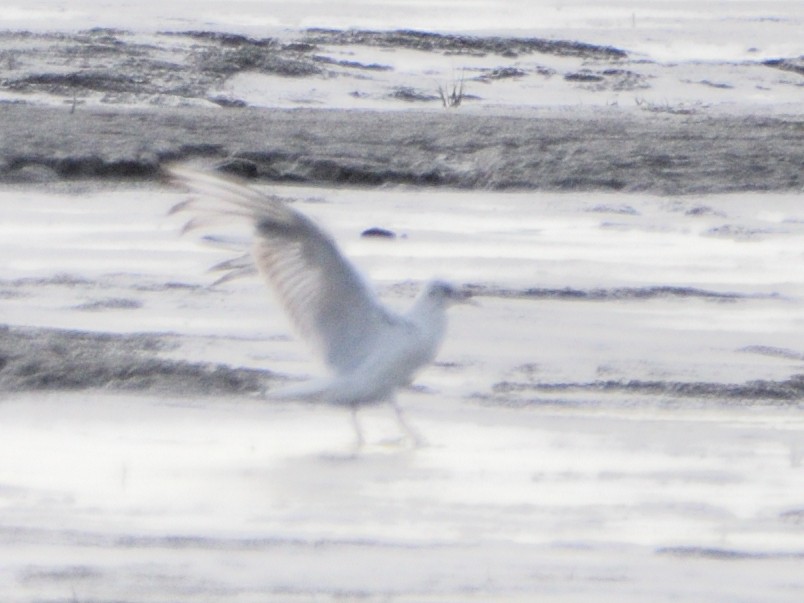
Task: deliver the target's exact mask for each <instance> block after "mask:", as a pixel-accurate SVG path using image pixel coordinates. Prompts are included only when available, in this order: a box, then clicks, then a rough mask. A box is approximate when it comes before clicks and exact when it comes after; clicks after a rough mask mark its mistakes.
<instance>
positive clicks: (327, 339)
mask: <svg viewBox="0 0 804 603" xmlns="http://www.w3.org/2000/svg"><path fill="white" fill-rule="evenodd" d="M169 173H170V174H171V176H172V177H173V178H174V179H175V180H177V181H178V182H180V183H182V184H184V185H185V186H186V187H187V188H189V189H190V190H191V191H192V192H193V193H196V195H197V196H196V197H194V198H192V199H190V200H188V201H185V202H184V203H181V204H179V205H178V206H176V208H174V210H179V209H181V210H185V209H190V210H195V211H196V212H198V213H199V218H197V219H194V220H191V221H190V222H189V223H188V226H187V227H186V228H193V227H196V226H198V225H203V224H204V223H205V222H204V219H203V218H201V217H200V216H201V214H202V213H203V214H204V215H207V213H208V212H211V213H212V214H213V215H222V216H239V217H243V218H246V219H248V220H250V221H251V222H252V223H253V226H254V242H253V247H252V255H253V258H254V262H255V263H256V265H257V268H258V270H259V272H260V273H261V274H262V275H263V276H264V277H265V279H266V280H267V281H268V283H270V285H271V286H272V288H273V290H274V291H275V293H276V295H277V297H278V299H279V301H280V302H281V304H282V305H283V306H284V309H285V311H286V312H287V314H288V316H289V318H290V319H291V321H292V323H293V325H294V326H295V327H296V330H297V331H298V332H299V334H300V335H301V336H302V337H303V338H304V339H305V340H306V341H307V342H308V343H309V344H310V346H311V347H312V348H313V350H314V351H315V352H317V353H319V354H320V356H321V357H322V359H323V360H324V362H325V363H326V365H327V366H328V367H329V369H330V371H331V374H330V375H329V376H328V377H326V378H323V379H317V380H313V381H309V382H306V383H304V384H302V385H300V386H296V387H289V388H284V389H282V390H280V391H278V392H271V394H270V395H271V397H274V398H283V399H298V400H311V401H322V402H326V403H330V404H337V405H342V406H345V407H349V408H351V410H352V419H353V425H354V427H355V431H356V434H357V445H358V447H359V446H362V444H363V436H362V433H361V430H360V427H359V424H358V423H357V417H356V412H357V409H358V408H359V407H361V406H365V405H371V404H378V403H382V402H388V403H390V404H391V405H392V407H393V409H394V411H395V414H396V417H397V420H398V422H399V425H400V427H401V428H402V430H403V431H404V433H405V434H406V436H407V437H408V438H410V439H411V440H412V441H413V442H414V443H415V444H418V443H420V440H419V438H418V436H417V435H416V434H415V433H414V432H413V431H412V430H411V429H410V427H409V426H408V425H407V423H406V422H405V420H404V416H403V413H402V410H401V409H400V407H399V405H398V403H397V401H396V391H397V390H398V389H399V388H401V387H404V386H406V385H409V384H410V383H411V382H412V381H413V378H414V376H415V374H416V372H417V371H418V370H419V369H421V368H422V367H424V366H425V365H427V364H429V363H431V362H432V361H433V360H434V359H435V357H436V354H437V353H438V350H439V347H440V346H441V343H442V341H443V339H444V335H445V331H446V326H447V317H446V310H447V308H448V307H449V306H450V305H451V304H452V303H455V302H464V301H467V299H468V297H469V296H468V294H467V293H466V292H465V291H462V290H458V289H456V288H455V287H453V286H452V285H450V284H449V283H446V282H444V281H440V280H434V281H431V282H430V283H428V284H427V285H426V287H425V288H424V289H423V290H422V292H421V293H420V294H419V296H418V297H417V299H416V300H415V301H414V303H413V306H412V307H411V308H410V310H408V311H407V312H406V313H404V314H399V313H396V312H394V311H392V310H390V309H389V308H387V307H386V306H384V305H383V304H381V303H380V301H379V299H378V298H377V296H376V295H375V293H374V291H373V290H372V289H371V288H370V287H369V286H368V285H367V284H366V282H365V281H364V279H363V278H362V276H361V275H360V274H359V273H358V271H357V270H356V269H355V267H354V266H353V265H352V263H351V262H349V261H348V260H347V259H346V258H345V257H344V256H343V255H342V254H341V252H340V250H339V249H338V247H337V245H336V244H335V241H334V240H333V239H332V237H330V236H329V235H328V234H327V233H326V232H324V231H323V230H321V229H320V228H319V227H318V226H317V225H316V224H315V223H313V221H312V220H310V219H309V218H308V217H306V216H305V215H303V214H301V213H300V212H298V211H296V210H294V209H293V208H291V207H289V206H288V205H286V204H285V203H283V202H282V201H281V200H280V199H279V198H277V197H273V196H269V195H265V194H262V193H260V192H258V191H256V190H254V189H252V188H249V187H248V186H245V185H244V184H241V183H239V182H238V181H235V180H233V179H229V178H223V177H220V176H216V175H213V174H210V173H207V172H199V171H195V170H192V169H188V168H184V167H173V168H171V169H170V170H169ZM224 265H226V263H225V264H224ZM230 267H231V268H233V269H234V271H235V272H242V271H243V267H242V263H239V262H236V261H235V262H231V264H230Z"/></svg>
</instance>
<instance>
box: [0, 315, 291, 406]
mask: <svg viewBox="0 0 804 603" xmlns="http://www.w3.org/2000/svg"><path fill="white" fill-rule="evenodd" d="M169 339H170V338H169V337H168V336H164V335H151V334H133V335H119V334H108V333H88V332H78V331H63V330H59V329H40V328H30V327H7V326H0V392H12V391H31V390H84V389H107V390H120V391H139V392H153V393H171V394H174V395H223V394H248V393H261V392H263V391H264V390H266V389H267V385H268V383H269V381H271V380H272V379H275V378H276V376H275V375H273V374H272V373H270V372H269V371H260V370H255V369H244V368H231V367H228V366H224V365H214V364H208V363H191V362H184V361H177V360H169V359H165V358H161V357H160V356H159V351H160V350H164V349H166V348H170V347H171V345H172V344H171V343H170V341H169Z"/></svg>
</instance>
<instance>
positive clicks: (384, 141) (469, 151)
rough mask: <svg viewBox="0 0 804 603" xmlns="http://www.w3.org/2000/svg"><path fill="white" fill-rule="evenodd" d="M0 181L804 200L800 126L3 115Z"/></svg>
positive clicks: (317, 113) (607, 117) (275, 114)
mask: <svg viewBox="0 0 804 603" xmlns="http://www.w3.org/2000/svg"><path fill="white" fill-rule="evenodd" d="M0 132H2V138H0V182H36V181H48V180H56V179H76V178H129V179H152V178H156V177H157V176H158V174H159V171H160V166H162V165H163V164H165V163H167V162H171V161H178V160H183V159H188V158H195V157H199V156H204V157H208V158H210V159H211V160H217V161H224V160H226V161H230V162H231V166H232V169H233V170H234V171H238V172H240V173H244V174H250V175H252V176H255V177H258V178H262V179H266V180H272V181H280V182H303V183H311V184H322V185H360V186H379V185H383V184H412V185H426V186H446V187H455V188H474V189H478V188H479V189H497V190H501V189H532V190H556V191H565V190H581V191H629V192H633V191H646V192H653V193H663V194H688V193H715V192H737V191H791V190H802V189H804V171H803V170H802V165H804V122H802V121H801V120H799V119H797V118H778V119H777V118H759V117H717V118H715V117H706V116H699V115H661V116H657V115H649V114H646V115H634V114H624V113H619V112H617V111H612V112H601V113H600V114H599V115H593V114H590V113H587V114H585V115H578V116H574V115H566V114H561V115H553V116H548V117H537V116H535V115H534V116H530V117H525V116H500V115H480V114H471V113H456V112H447V111H445V112H443V113H442V112H416V111H410V112H368V111H335V110H259V109H245V108H243V109H235V108H230V109H167V108H161V109H157V110H151V111H146V110H143V111H131V110H106V111H103V110H90V109H88V108H79V109H77V110H75V111H74V112H72V113H71V109H70V108H68V107H65V108H48V107H34V106H29V105H16V104H10V105H0Z"/></svg>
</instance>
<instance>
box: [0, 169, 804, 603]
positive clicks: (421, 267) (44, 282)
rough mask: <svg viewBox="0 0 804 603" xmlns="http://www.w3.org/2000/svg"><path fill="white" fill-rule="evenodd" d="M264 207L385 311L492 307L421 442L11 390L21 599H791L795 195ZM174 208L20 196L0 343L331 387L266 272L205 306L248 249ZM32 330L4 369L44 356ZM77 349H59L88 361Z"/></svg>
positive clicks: (796, 542) (6, 406)
mask: <svg viewBox="0 0 804 603" xmlns="http://www.w3.org/2000/svg"><path fill="white" fill-rule="evenodd" d="M272 190H278V191H279V192H280V193H283V194H285V195H287V196H289V197H291V198H293V199H295V201H294V203H295V205H296V207H298V208H299V209H300V210H301V211H303V212H304V213H306V214H309V215H311V216H313V217H314V218H316V219H317V220H318V221H319V222H320V223H321V224H323V225H324V226H325V227H326V228H328V229H329V230H330V231H331V232H333V234H334V235H335V237H336V239H337V240H338V241H339V243H340V244H341V245H342V247H343V248H344V250H345V252H346V254H347V255H349V256H350V257H352V258H354V259H355V261H356V262H357V263H358V264H359V265H360V267H361V268H362V269H363V270H364V271H365V272H366V273H367V274H368V275H369V276H370V277H371V279H372V280H373V281H374V282H375V283H377V286H378V290H379V292H380V294H381V296H382V298H383V300H385V301H387V302H388V303H390V304H394V305H398V306H400V307H404V306H406V305H407V304H408V303H409V301H410V299H411V298H412V296H413V295H414V294H415V291H416V289H417V287H418V285H419V283H420V282H421V281H423V280H425V279H427V278H429V277H431V276H442V277H449V278H451V279H452V280H454V281H456V282H457V283H460V284H472V285H474V286H475V287H476V290H477V291H478V294H479V295H478V301H479V305H478V306H477V307H458V308H455V309H454V311H453V312H452V313H451V328H450V334H449V337H448V340H447V343H446V344H445V346H444V348H443V350H442V353H441V355H440V357H439V362H438V363H436V365H434V366H433V367H430V368H428V369H427V370H425V371H424V372H423V373H422V374H421V376H420V378H419V379H418V380H417V386H418V387H417V388H416V389H414V390H411V391H408V392H403V393H402V395H401V403H402V405H403V406H404V407H405V408H406V410H407V413H408V417H409V419H410V421H411V423H412V424H413V425H414V426H415V427H416V428H417V429H418V430H419V431H420V432H421V433H422V435H423V436H424V437H425V439H426V440H427V442H428V444H429V445H428V446H426V447H425V448H422V449H419V450H408V449H406V448H404V447H403V448H400V447H399V446H397V445H394V444H393V443H390V442H388V438H391V437H394V436H396V430H395V426H394V424H393V420H392V417H391V416H390V414H391V413H390V412H389V411H388V410H387V409H384V408H377V409H369V410H367V411H365V412H364V413H363V415H364V416H363V421H364V428H365V430H366V432H367V436H368V440H369V446H368V448H367V450H366V451H365V452H364V453H363V454H361V455H359V456H357V457H354V456H352V455H351V454H350V452H351V450H350V445H351V442H352V433H351V430H350V426H349V422H348V417H347V416H346V414H345V413H344V412H343V411H342V410H340V409H334V408H327V407H319V406H304V405H294V404H275V403H271V404H268V403H266V402H264V401H262V400H261V398H260V396H259V393H258V392H257V391H247V392H244V393H239V394H238V393H237V392H236V391H233V392H230V393H219V392H218V391H216V390H213V389H208V390H204V389H203V388H192V387H186V386H185V384H186V381H181V380H177V381H175V382H174V386H175V387H173V388H171V387H170V378H171V375H173V376H174V377H175V375H176V373H171V372H169V371H165V373H164V374H165V375H166V377H165V379H166V381H160V382H158V383H149V382H147V381H145V382H143V381H137V382H136V385H132V382H130V381H128V382H127V381H126V380H125V379H122V378H120V376H119V375H117V377H116V380H115V379H111V378H110V379H109V381H108V382H107V383H105V384H104V383H103V379H104V373H103V371H102V370H100V371H99V372H98V373H97V375H96V377H97V380H98V381H97V383H96V387H93V388H89V389H78V390H69V389H67V390H63V389H53V388H49V387H47V384H46V383H44V384H43V383H42V382H36V383H37V384H36V385H31V386H29V387H27V388H24V387H23V388H20V389H18V390H17V391H13V392H9V391H6V392H4V394H3V395H2V398H0V508H2V514H0V576H2V580H0V588H1V589H2V593H3V598H4V599H5V600H33V599H36V600H73V599H74V600H79V601H80V600H87V599H89V600H122V601H127V600H138V601H143V600H145V601H168V600H175V599H176V598H182V599H183V600H197V601H206V600H219V599H220V598H223V597H225V598H227V599H231V600H242V601H252V600H253V601H257V600H265V597H266V596H281V597H283V598H285V599H288V600H311V599H316V598H323V599H325V600H327V599H330V598H338V597H340V598H345V599H350V598H363V599H367V600H386V599H394V598H397V599H400V600H432V601H438V600H445V601H446V600H455V599H456V598H458V599H461V600H472V599H477V600H487V599H488V598H489V597H493V598H494V599H495V600H519V599H522V600H527V599H528V598H529V597H532V596H534V595H538V596H539V597H540V598H541V599H544V600H556V601H573V600H589V598H590V597H594V598H595V599H602V600H609V599H610V600H625V601H644V600H645V599H646V598H650V599H651V600H658V601H662V600H667V601H669V600H678V599H681V600H690V601H691V600H701V599H706V600H714V601H718V600H720V601H734V600H746V601H748V600H757V599H761V600H764V601H796V600H797V598H798V596H799V595H800V592H801V589H802V588H804V578H802V576H803V575H804V574H802V572H801V567H802V563H803V562H804V480H802V477H804V475H803V474H802V471H804V469H802V466H803V465H802V459H804V420H803V419H802V415H801V410H802V409H801V399H802V394H801V392H802V389H801V387H802V385H801V378H800V375H801V374H802V373H804V359H803V358H804V349H803V348H802V346H801V342H802V341H803V340H804V337H802V335H804V311H802V299H803V298H804V268H803V267H802V266H804V262H802V259H804V258H802V249H804V246H802V241H803V240H804V214H802V210H801V207H800V197H799V196H798V195H795V194H734V195H708V196H688V197H654V196H647V195H646V196H640V195H602V194H546V193H537V192H529V193H488V192H448V191H433V190H420V189H397V190H395V189H389V190H384V191H355V190H346V189H321V188H300V187H280V188H278V189H272ZM181 198H183V197H182V195H181V194H178V193H175V192H173V191H167V190H164V189H160V188H157V187H155V186H148V187H141V188H135V187H117V188H113V187H107V188H102V189H97V188H94V187H87V186H85V185H81V184H77V185H72V187H68V188H67V189H66V190H60V189H58V188H56V189H35V188H22V189H16V190H15V189H6V190H4V191H2V193H0V212H2V215H0V225H2V226H0V228H2V235H3V236H2V239H0V257H2V258H3V263H2V265H1V266H2V274H0V313H2V317H3V323H5V324H8V325H11V327H10V328H12V329H15V328H16V329H23V328H24V329H26V331H25V332H26V333H27V334H28V335H31V337H32V341H37V339H36V336H35V334H36V333H40V334H41V333H48V332H50V331H48V330H49V329H71V330H77V331H83V332H88V333H87V334H86V337H87V338H88V341H90V342H91V341H92V337H93V335H92V334H93V333H95V334H96V335H97V337H112V339H111V343H109V345H110V346H112V347H111V348H104V349H109V350H110V351H109V354H111V353H112V352H111V350H112V349H114V346H115V345H117V344H118V343H119V346H118V347H119V350H120V353H121V354H129V353H130V354H131V358H132V360H131V361H132V363H136V362H143V361H144V360H143V359H144V358H150V359H152V360H153V359H158V360H159V361H160V362H162V363H163V364H162V365H160V366H173V365H172V364H171V363H177V362H184V363H189V365H190V366H201V367H205V366H217V365H219V364H222V365H226V366H230V367H243V368H250V369H260V370H265V369H268V370H270V371H272V375H273V374H274V373H276V374H278V375H282V376H287V377H292V378H301V377H305V376H309V375H314V374H317V372H318V371H319V370H320V369H319V368H318V367H317V365H316V364H315V363H314V362H313V361H312V360H311V358H310V357H309V355H308V353H307V350H306V349H305V348H304V347H303V346H302V345H301V344H300V343H299V342H297V341H296V340H295V339H294V338H292V337H291V336H290V332H289V329H288V327H287V324H286V322H285V318H284V316H283V315H282V314H281V312H280V310H279V309H278V308H277V307H276V306H275V305H274V304H273V303H272V302H271V300H270V296H269V295H268V294H267V292H266V290H265V287H264V286H263V285H262V283H261V282H259V281H258V280H256V279H253V280H248V279H246V280H241V281H235V282H231V283H227V284H225V285H222V286H219V287H214V288H209V287H208V285H209V283H211V282H212V281H213V280H214V278H215V275H210V274H208V273H206V272H205V271H206V269H207V268H208V267H209V266H210V265H212V264H214V263H215V262H217V261H219V260H222V259H225V258H227V257H230V256H231V255H232V252H231V251H228V250H224V249H220V248H217V247H210V246H204V245H200V244H199V241H198V240H197V239H196V238H193V237H192V236H187V237H183V238H182V237H179V236H178V234H177V233H178V229H179V228H180V225H181V219H175V218H169V217H166V215H165V214H166V211H167V209H168V208H169V207H170V206H171V205H172V204H173V203H175V202H177V201H178V200H180V199H181ZM423 207H424V208H426V209H427V211H426V212H423V211H422V208H423ZM525 210H526V211H525ZM370 226H381V227H385V228H388V229H391V230H393V231H394V232H396V233H397V235H398V237H397V238H396V239H395V240H377V239H361V238H360V237H359V233H360V232H361V231H362V230H364V229H365V228H368V227H370ZM226 234H227V236H229V235H231V236H234V235H237V234H242V233H238V232H237V231H233V232H227V233H226ZM34 328H35V329H40V330H39V331H33V330H32V329H34ZM140 333H148V334H149V335H148V336H147V337H148V338H152V339H136V337H139V336H138V335H136V334H140ZM12 334H13V332H12ZM109 334H112V335H109ZM115 334H118V335H119V336H120V337H121V338H120V339H114V337H115ZM123 335H126V336H131V337H134V339H131V338H129V339H126V338H123V337H122V336H123ZM9 341H11V342H12V345H9V343H8V342H9ZM13 341H14V338H13V337H11V338H5V339H2V342H3V347H2V349H0V352H2V358H3V362H4V366H3V368H2V369H0V377H1V376H2V375H3V373H6V374H8V373H9V371H12V370H13V371H19V370H20V366H21V357H23V358H22V360H31V359H30V358H27V359H26V358H24V355H25V353H27V352H26V351H25V349H23V347H22V346H17V347H16V349H15V347H14V345H13ZM67 341H68V343H65V341H64V340H59V341H58V345H55V344H53V343H52V341H51V343H49V344H47V345H46V346H43V353H44V354H50V355H52V356H53V357H54V358H59V357H63V358H64V359H65V362H67V361H69V360H70V358H71V355H72V352H74V351H76V350H78V349H79V348H78V347H77V345H76V347H74V348H71V345H75V344H70V343H69V340H67ZM125 342H127V343H125ZM127 346H128V347H127ZM32 349H33V348H32ZM82 349H83V348H82ZM81 358H85V357H84V356H81ZM87 363H88V364H87V366H99V365H102V363H99V362H98V359H93V358H92V357H89V358H88V360H87ZM93 363H94V364H93ZM23 368H24V367H23ZM199 370H201V369H199ZM201 372H203V370H201ZM199 374H200V373H199ZM204 374H206V373H204ZM107 376H108V375H107ZM265 383H266V387H269V388H270V387H271V386H272V385H273V383H274V381H273V377H271V376H269V377H267V378H266V382H265ZM645 384H658V386H655V385H654V386H653V387H650V386H646V385H645ZM662 384H664V386H663V385H662ZM684 384H687V385H690V384H691V385H692V386H696V387H697V389H696V387H692V388H691V389H689V388H688V389H685V388H684V387H683V386H684ZM740 388H742V389H740Z"/></svg>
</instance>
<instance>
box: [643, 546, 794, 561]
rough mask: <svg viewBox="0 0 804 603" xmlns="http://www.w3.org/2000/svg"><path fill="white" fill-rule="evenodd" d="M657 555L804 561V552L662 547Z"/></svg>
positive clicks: (718, 559) (724, 559) (688, 557)
mask: <svg viewBox="0 0 804 603" xmlns="http://www.w3.org/2000/svg"><path fill="white" fill-rule="evenodd" d="M656 553H657V554H659V555H670V556H672V557H682V558H687V559H690V558H692V559H714V560H716V561H755V560H763V559H767V560H778V559H804V551H793V552H786V551H780V552H774V551H769V552H754V551H739V550H735V549H721V548H711V547H699V546H674V547H662V548H660V549H657V550H656Z"/></svg>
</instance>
